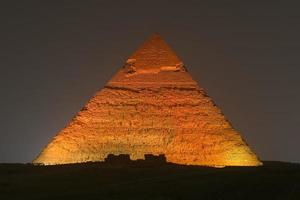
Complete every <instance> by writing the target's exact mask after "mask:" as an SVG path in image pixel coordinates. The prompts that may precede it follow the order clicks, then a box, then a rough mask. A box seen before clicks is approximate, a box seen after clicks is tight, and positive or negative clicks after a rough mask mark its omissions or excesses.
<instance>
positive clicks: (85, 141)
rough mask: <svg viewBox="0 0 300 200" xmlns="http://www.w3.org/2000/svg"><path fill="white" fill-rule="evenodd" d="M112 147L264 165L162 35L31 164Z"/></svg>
mask: <svg viewBox="0 0 300 200" xmlns="http://www.w3.org/2000/svg"><path fill="white" fill-rule="evenodd" d="M109 154H113V155H120V154H128V155H130V159H132V160H137V159H144V155H145V154H152V155H159V154H164V155H165V157H166V161H167V162H171V163H175V164H184V165H203V166H215V167H220V166H258V165H261V162H260V161H259V160H258V158H257V157H256V155H255V154H254V153H253V152H252V151H251V149H250V148H249V146H248V145H247V144H246V143H245V141H244V140H243V139H242V138H241V136H240V134H239V133H238V132H237V131H236V130H235V129H234V128H233V127H232V126H231V124H230V123H229V122H228V120H227V119H226V118H225V117H224V115H223V114H222V112H221V111H220V109H219V108H218V107H217V106H216V105H215V104H214V103H213V101H212V99H211V98H210V97H209V96H208V95H207V94H206V93H205V91H204V90H203V89H202V88H201V87H199V85H198V84H197V83H196V82H195V81H194V80H193V79H192V77H191V76H190V75H189V73H188V72H187V70H186V68H185V66H184V65H183V63H182V62H181V61H180V59H179V58H178V57H177V56H176V55H175V54H174V53H173V51H172V50H171V49H170V48H169V47H168V45H167V44H166V43H165V42H164V41H163V40H162V39H161V37H160V36H159V35H157V34H155V35H154V36H152V37H151V38H150V39H148V40H147V41H146V42H145V43H144V44H143V45H142V47H141V48H140V49H138V50H137V52H135V53H134V54H133V55H132V56H131V57H130V58H129V59H128V60H127V62H126V64H125V65H124V67H122V68H121V69H120V70H119V71H118V73H117V74H116V75H115V76H114V77H113V78H112V79H111V80H110V81H109V82H108V83H107V84H106V86H105V87H104V88H103V89H101V90H100V91H99V92H97V93H96V94H95V96H94V97H93V98H91V100H90V101H89V102H88V103H87V104H86V106H85V107H84V108H83V109H82V110H81V111H80V112H79V113H78V114H77V115H76V116H75V117H74V118H73V119H72V120H71V122H70V123H69V124H68V125H67V126H66V127H65V128H64V129H63V130H62V131H60V132H59V133H58V134H57V135H56V136H55V137H54V138H53V140H52V141H51V142H50V143H49V144H48V145H47V146H46V147H45V148H44V150H43V151H42V152H41V154H40V155H39V156H38V157H37V158H36V159H35V160H34V161H33V163H39V164H45V165H53V164H66V163H80V162H89V161H104V160H105V159H106V158H107V156H108V155H109Z"/></svg>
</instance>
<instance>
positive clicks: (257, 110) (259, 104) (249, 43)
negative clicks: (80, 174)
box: [0, 0, 300, 162]
mask: <svg viewBox="0 0 300 200" xmlns="http://www.w3.org/2000/svg"><path fill="white" fill-rule="evenodd" d="M7 2H9V1H7ZM129 2H130V3H129ZM180 2H181V3H180ZM180 2H179V1H178V2H177V1H163V0H160V1H153V0H151V1H100V0H99V1H92V0H90V1H71V0H69V1H15V2H14V3H13V1H10V3H6V4H5V3H3V1H1V5H0V7H1V8H0V13H1V18H0V26H1V31H0V42H1V43H0V44H1V45H0V53H1V54H0V56H1V57H0V67H1V73H0V89H1V90H0V91H1V93H0V95H1V98H0V99H1V104H0V110H1V115H0V123H1V124H0V125H1V131H0V162H30V161H31V160H32V159H33V158H34V157H35V156H37V155H38V153H39V152H40V151H41V150H42V148H43V147H44V146H45V145H46V144H47V143H48V142H49V140H50V139H51V138H52V137H53V136H54V135H55V134H56V133H57V132H58V131H59V130H61V129H62V128H63V127H64V126H65V125H66V124H67V122H68V121H69V120H70V119H71V118H72V117H73V116H74V115H75V114H76V112H77V111H78V110H80V108H81V107H82V106H83V105H84V104H85V102H86V101H88V99H89V98H90V97H91V96H93V95H94V93H95V92H96V91H97V90H98V89H101V88H102V87H103V86H104V84H105V83H106V82H107V81H108V80H109V79H110V78H111V77H112V76H113V74H114V73H115V72H116V71H117V70H118V69H119V68H120V67H122V65H123V64H124V62H125V60H126V58H127V57H128V56H129V55H130V54H131V53H132V52H133V51H134V50H135V49H136V48H137V47H138V46H139V45H140V44H141V43H142V42H143V41H144V40H145V39H146V38H147V37H149V36H150V35H151V34H152V33H153V32H159V33H160V34H161V35H162V37H163V38H164V39H165V40H166V41H167V42H168V43H169V44H170V46H171V47H172V48H173V49H174V50H175V52H176V53H177V55H178V56H179V57H180V58H181V59H182V60H183V62H184V63H185V65H186V66H187V68H188V70H189V72H190V73H191V74H192V76H193V78H194V79H195V80H197V81H198V82H199V84H200V85H201V86H202V87H203V88H204V89H205V90H206V91H207V93H208V94H209V95H210V96H211V97H212V98H213V99H214V101H215V102H216V104H217V105H218V106H219V107H220V108H221V109H222V111H223V112H224V114H225V115H226V117H227V118H228V119H229V121H231V123H232V124H233V126H234V127H235V128H236V129H237V130H238V131H240V132H241V134H242V136H243V137H244V138H245V140H246V141H247V143H248V144H249V145H250V146H251V147H252V149H253V150H254V151H255V152H256V153H257V154H258V156H259V157H260V158H261V159H262V160H281V161H294V162H300V156H299V152H300V117H299V113H300V103H299V100H300V93H299V85H300V77H299V75H300V56H299V53H300V39H299V36H300V12H299V7H300V5H299V3H298V4H294V3H287V2H288V1H276V3H275V2H274V1H268V2H269V3H267V2H266V3H255V2H254V1H248V2H249V3H246V1H226V3H225V1H218V2H217V1H207V2H210V3H207V2H205V1H180ZM183 2H184V3H183ZM259 2H262V1H259ZM271 2H273V3H271ZM295 2H296V1H295Z"/></svg>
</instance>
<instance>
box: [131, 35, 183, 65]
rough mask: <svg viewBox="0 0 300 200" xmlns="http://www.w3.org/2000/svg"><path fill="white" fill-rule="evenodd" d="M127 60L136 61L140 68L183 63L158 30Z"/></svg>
mask: <svg viewBox="0 0 300 200" xmlns="http://www.w3.org/2000/svg"><path fill="white" fill-rule="evenodd" d="M127 62H134V63H135V67H136V68H140V69H141V68H157V67H162V66H179V65H182V61H181V60H180V59H179V58H178V56H177V55H176V54H175V52H174V51H173V50H172V49H171V48H170V46H169V45H168V44H167V43H166V42H165V41H164V39H163V38H162V37H161V36H160V34H159V33H158V32H154V33H153V34H152V35H151V36H150V37H149V38H148V39H147V40H145V42H144V43H143V44H142V45H141V46H140V47H139V48H138V49H137V51H136V52H134V53H133V55H132V56H130V57H129V58H128V60H127Z"/></svg>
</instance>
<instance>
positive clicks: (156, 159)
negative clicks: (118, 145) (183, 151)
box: [103, 154, 167, 166]
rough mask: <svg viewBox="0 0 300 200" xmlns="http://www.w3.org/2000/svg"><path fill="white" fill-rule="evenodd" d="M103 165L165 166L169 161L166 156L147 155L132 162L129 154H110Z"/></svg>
mask: <svg viewBox="0 0 300 200" xmlns="http://www.w3.org/2000/svg"><path fill="white" fill-rule="evenodd" d="M103 163H107V164H116V165H119V164H122V165H128V164H134V165H137V166H145V165H147V166H148V165H153V166H156V165H163V164H167V159H166V156H165V154H159V155H153V154H145V155H144V159H137V160H131V159H130V155H129V154H119V155H114V154H108V155H107V157H106V158H105V160H104V162H103Z"/></svg>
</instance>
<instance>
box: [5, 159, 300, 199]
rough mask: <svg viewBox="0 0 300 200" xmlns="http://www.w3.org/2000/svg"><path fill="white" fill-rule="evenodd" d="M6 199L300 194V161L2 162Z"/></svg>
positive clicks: (286, 196) (299, 196)
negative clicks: (240, 163)
mask: <svg viewBox="0 0 300 200" xmlns="http://www.w3.org/2000/svg"><path fill="white" fill-rule="evenodd" d="M0 199H1V200H5V199H52V200H53V199H73V200H74V199H297V200H299V199H300V165H299V164H291V163H281V162H264V166H263V167H226V168H219V169H216V168H208V167H195V166H194V167H193V166H190V167H188V166H178V165H171V164H163V165H159V166H149V165H146V166H140V165H136V164H130V165H114V164H101V163H86V164H75V165H61V166H33V165H31V164H0Z"/></svg>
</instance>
